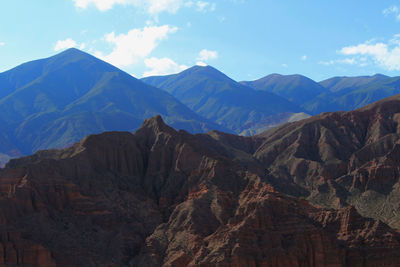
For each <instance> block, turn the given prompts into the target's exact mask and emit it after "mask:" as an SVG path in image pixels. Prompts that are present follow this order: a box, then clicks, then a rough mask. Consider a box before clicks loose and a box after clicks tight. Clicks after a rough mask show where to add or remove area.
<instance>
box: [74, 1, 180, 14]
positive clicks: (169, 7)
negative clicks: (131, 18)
mask: <svg viewBox="0 0 400 267" xmlns="http://www.w3.org/2000/svg"><path fill="white" fill-rule="evenodd" d="M73 1H74V3H75V6H76V7H78V8H81V9H86V8H88V7H89V6H91V5H94V6H95V7H96V8H97V9H98V10H100V11H107V10H109V9H112V8H113V7H114V6H115V5H131V6H134V7H139V8H143V9H145V10H146V11H147V12H148V13H150V14H153V15H155V14H158V13H161V12H169V13H176V12H177V11H178V10H179V8H180V7H181V6H182V4H183V0H73Z"/></svg>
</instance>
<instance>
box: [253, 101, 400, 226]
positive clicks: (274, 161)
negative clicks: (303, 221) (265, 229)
mask: <svg viewBox="0 0 400 267" xmlns="http://www.w3.org/2000/svg"><path fill="white" fill-rule="evenodd" d="M399 123H400V95H396V96H394V97H390V98H387V99H384V100H381V101H379V102H377V103H374V104H371V105H368V106H366V107H364V108H362V109H358V110H355V111H351V112H335V113H324V114H321V115H319V116H315V117H312V118H310V119H306V120H303V121H299V122H294V123H289V124H285V125H283V126H280V127H278V128H276V129H273V130H270V131H267V132H266V133H264V134H261V135H260V136H258V138H265V139H264V142H263V144H262V145H261V146H260V147H259V148H258V149H257V151H256V152H255V153H254V156H255V157H256V158H258V159H259V160H260V161H261V162H263V163H264V165H265V166H267V167H268V168H269V171H270V173H271V175H273V176H274V177H276V179H278V180H277V181H276V183H289V184H292V185H293V184H295V185H297V186H300V187H301V188H302V189H303V190H306V191H307V193H306V194H305V195H304V196H305V197H307V199H309V200H310V201H312V202H313V203H316V204H318V205H322V206H326V207H332V208H340V207H344V206H347V205H354V206H355V207H356V208H357V210H358V211H359V212H360V213H361V214H362V215H363V216H366V217H372V218H376V219H380V220H383V221H384V222H386V223H388V224H389V225H391V226H392V227H395V228H397V229H399V228H400V223H399V222H400V217H399V214H398V213H397V210H398V207H399V205H400V198H399V197H398V195H399V192H398V190H399V188H400V186H399V174H400V165H399V161H400V153H399V151H400V150H399V148H400V146H399V144H400V131H399V129H400V127H399ZM293 188H294V187H292V189H293ZM281 189H282V190H284V189H285V188H284V187H283V188H281ZM292 189H291V190H292ZM300 192H301V191H299V192H298V194H301V193H300ZM288 193H290V194H294V193H293V192H288Z"/></svg>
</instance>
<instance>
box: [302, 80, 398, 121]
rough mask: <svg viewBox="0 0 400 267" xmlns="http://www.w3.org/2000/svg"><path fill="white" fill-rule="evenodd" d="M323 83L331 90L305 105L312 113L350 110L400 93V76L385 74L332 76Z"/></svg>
mask: <svg viewBox="0 0 400 267" xmlns="http://www.w3.org/2000/svg"><path fill="white" fill-rule="evenodd" d="M321 84H325V85H326V86H328V88H329V89H330V92H326V93H323V94H321V95H319V96H318V97H316V98H315V99H313V100H311V101H309V102H307V103H305V104H304V105H303V107H304V108H305V109H306V110H307V111H309V112H310V113H311V114H319V113H321V112H326V111H338V110H344V111H349V110H353V109H357V108H361V107H363V106H365V105H368V104H371V103H373V102H375V101H378V100H381V99H383V98H386V97H390V96H393V95H396V94H399V93H400V78H399V77H386V76H383V75H374V76H365V77H346V78H332V79H330V80H326V81H323V82H321ZM329 86H330V87H329Z"/></svg>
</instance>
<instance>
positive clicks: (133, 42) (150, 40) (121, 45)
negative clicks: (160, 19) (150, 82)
mask: <svg viewBox="0 0 400 267" xmlns="http://www.w3.org/2000/svg"><path fill="white" fill-rule="evenodd" d="M177 30H178V28H177V27H171V26H169V25H163V26H150V27H144V28H143V29H132V30H130V31H129V32H128V33H126V34H119V35H115V33H114V32H111V33H109V34H106V35H105V40H106V42H108V43H110V44H111V45H113V46H114V48H113V50H112V51H111V53H109V54H107V55H103V53H101V52H99V51H97V52H96V53H95V55H96V56H97V57H99V58H101V59H103V60H105V61H107V62H109V63H111V64H113V65H116V66H118V67H124V66H129V65H132V64H135V63H137V62H138V61H139V60H141V59H144V58H146V57H147V56H149V55H150V53H151V52H152V51H153V50H154V49H155V48H156V47H157V46H158V44H159V42H160V41H161V40H164V39H166V38H167V37H168V34H171V33H175V32H176V31H177Z"/></svg>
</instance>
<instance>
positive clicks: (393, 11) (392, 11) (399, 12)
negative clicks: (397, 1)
mask: <svg viewBox="0 0 400 267" xmlns="http://www.w3.org/2000/svg"><path fill="white" fill-rule="evenodd" d="M382 14H383V15H385V16H389V15H394V16H395V17H396V19H397V20H400V9H399V7H398V6H390V7H388V8H385V9H384V10H383V11H382Z"/></svg>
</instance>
